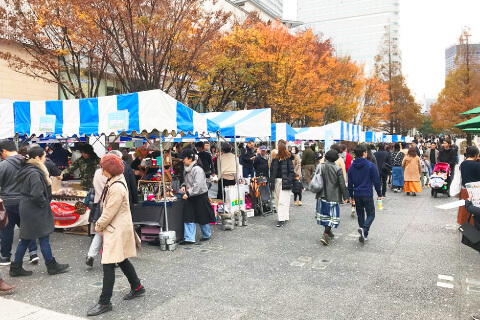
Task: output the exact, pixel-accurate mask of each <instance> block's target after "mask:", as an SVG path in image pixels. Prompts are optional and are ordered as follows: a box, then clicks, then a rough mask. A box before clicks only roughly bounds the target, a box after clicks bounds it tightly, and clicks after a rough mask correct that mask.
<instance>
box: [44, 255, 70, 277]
mask: <svg viewBox="0 0 480 320" xmlns="http://www.w3.org/2000/svg"><path fill="white" fill-rule="evenodd" d="M69 267H70V266H69V265H68V264H60V263H57V261H55V258H53V260H52V261H50V262H49V263H47V271H48V274H49V275H51V276H53V275H54V274H59V273H64V272H67V269H68V268H69Z"/></svg>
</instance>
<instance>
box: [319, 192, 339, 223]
mask: <svg viewBox="0 0 480 320" xmlns="http://www.w3.org/2000/svg"><path fill="white" fill-rule="evenodd" d="M315 218H316V219H317V224H318V225H321V226H324V227H332V228H337V227H338V224H339V223H340V206H339V205H338V202H327V201H325V200H322V199H317V209H316V213H315Z"/></svg>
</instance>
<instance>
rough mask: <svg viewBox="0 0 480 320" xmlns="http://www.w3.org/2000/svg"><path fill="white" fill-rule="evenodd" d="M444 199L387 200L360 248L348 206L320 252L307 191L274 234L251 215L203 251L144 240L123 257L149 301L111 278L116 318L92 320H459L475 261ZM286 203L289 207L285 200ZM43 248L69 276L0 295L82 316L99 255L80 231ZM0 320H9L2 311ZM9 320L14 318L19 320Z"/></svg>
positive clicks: (471, 302) (23, 283) (477, 300)
mask: <svg viewBox="0 0 480 320" xmlns="http://www.w3.org/2000/svg"><path fill="white" fill-rule="evenodd" d="M453 200H454V199H452V198H446V197H444V196H439V198H437V199H433V198H431V197H430V193H429V190H428V189H427V190H426V192H424V193H422V194H419V195H418V196H417V197H409V196H406V195H405V194H403V193H402V194H394V193H392V192H390V193H388V194H387V198H386V199H385V200H384V207H385V210H383V211H380V212H379V211H378V210H377V216H376V219H375V221H374V223H373V226H372V228H371V231H370V235H369V241H368V243H366V244H365V245H362V244H360V243H359V241H358V233H357V222H356V219H352V218H351V217H350V206H349V205H343V206H341V222H340V227H339V228H338V229H336V230H334V232H335V233H336V237H335V240H334V241H333V242H332V244H331V245H330V246H328V247H324V246H323V245H322V244H321V242H320V241H319V240H320V237H321V233H322V230H323V228H322V227H320V226H318V225H317V224H316V221H315V219H314V210H315V200H314V195H313V194H311V193H309V192H306V193H305V194H304V201H303V203H304V205H303V206H302V207H293V204H292V208H291V215H290V217H291V220H290V222H289V223H288V224H287V225H286V226H285V227H284V228H276V226H275V220H274V217H273V216H270V217H266V218H263V217H255V218H251V219H250V220H249V222H250V224H249V226H247V227H241V228H236V229H235V230H234V231H221V229H220V228H219V227H214V228H213V236H212V240H211V241H209V242H208V243H205V244H202V245H195V246H191V247H187V248H184V247H180V248H179V249H177V250H176V251H174V252H162V251H160V250H159V247H153V246H148V245H144V250H143V251H142V252H140V253H139V256H138V257H137V258H135V259H133V260H132V262H133V264H134V265H135V267H136V269H137V272H138V274H139V276H140V278H141V279H143V284H144V285H145V287H146V289H147V294H146V295H145V296H144V297H142V298H139V299H136V300H132V301H123V300H122V296H123V295H124V294H125V293H126V292H128V283H127V281H126V279H125V278H124V277H123V275H121V273H120V271H118V277H117V283H116V287H115V292H114V296H113V301H112V302H113V304H114V309H113V312H110V313H107V314H106V315H104V316H100V317H98V318H100V319H171V318H173V319H208V320H215V319H245V320H246V319H277V320H278V319H325V320H333V319H468V318H469V317H468V316H469V314H470V313H471V312H475V311H478V309H479V308H480V266H479V261H480V256H479V255H478V253H477V252H476V251H474V250H472V249H470V248H467V247H465V246H463V245H462V244H461V243H460V235H459V232H458V230H457V226H456V210H448V211H441V210H438V209H435V205H439V204H443V203H446V202H450V201H453ZM292 203H293V200H292ZM51 242H52V248H53V251H54V254H55V256H56V258H57V260H58V261H60V262H62V263H63V262H68V263H70V265H71V270H70V272H69V273H66V274H63V275H57V276H48V275H47V273H46V270H45V266H44V265H43V264H40V265H38V266H29V265H27V266H26V268H27V269H31V270H33V271H34V275H33V276H32V277H24V278H15V279H11V278H9V276H8V268H7V267H0V271H1V272H2V274H3V275H4V277H5V279H6V280H7V281H8V282H10V283H13V284H18V285H19V289H17V290H16V291H15V292H14V293H13V294H9V295H3V296H1V297H3V298H5V299H12V300H16V301H21V302H25V303H27V304H29V305H33V306H37V307H41V308H46V309H48V310H52V311H56V312H60V313H64V314H69V315H73V316H77V317H85V314H86V311H87V310H88V308H89V307H91V306H92V305H94V304H95V302H96V300H97V298H98V296H99V294H100V290H101V281H102V269H101V265H100V264H99V259H97V260H96V261H95V265H94V268H93V269H91V268H88V267H87V266H85V264H84V259H85V254H86V252H87V248H88V246H89V238H88V237H86V236H77V235H68V234H59V233H55V234H53V235H52V240H51ZM2 301H3V300H0V319H16V318H15V317H14V316H13V315H12V317H10V316H7V318H5V317H4V316H3V315H5V314H4V313H3V311H2V307H3V303H2ZM17 318H18V317H17Z"/></svg>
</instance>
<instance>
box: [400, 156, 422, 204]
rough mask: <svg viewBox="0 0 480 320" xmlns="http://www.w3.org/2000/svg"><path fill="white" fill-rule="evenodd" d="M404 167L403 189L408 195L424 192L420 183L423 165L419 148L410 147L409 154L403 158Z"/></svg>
mask: <svg viewBox="0 0 480 320" xmlns="http://www.w3.org/2000/svg"><path fill="white" fill-rule="evenodd" d="M402 168H403V169H404V170H405V172H404V174H403V176H404V181H405V182H404V186H403V189H404V190H405V192H406V193H407V196H408V195H410V193H411V194H412V196H416V195H417V194H416V192H422V186H421V185H420V176H421V175H422V165H421V164H420V158H419V157H418V155H417V150H416V149H415V148H414V147H411V148H410V149H408V152H407V155H406V156H405V158H403V162H402Z"/></svg>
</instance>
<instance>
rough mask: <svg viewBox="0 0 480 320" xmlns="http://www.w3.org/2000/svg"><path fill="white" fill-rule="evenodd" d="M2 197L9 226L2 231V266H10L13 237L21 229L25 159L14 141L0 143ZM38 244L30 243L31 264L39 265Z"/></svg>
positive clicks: (0, 259)
mask: <svg viewBox="0 0 480 320" xmlns="http://www.w3.org/2000/svg"><path fill="white" fill-rule="evenodd" d="M0 156H1V158H2V160H3V161H1V162H0V197H1V200H2V201H3V205H4V206H5V210H6V211H7V215H8V223H7V225H6V226H5V227H4V228H3V229H2V230H0V240H1V249H0V266H8V265H10V262H11V256H12V246H13V236H14V230H15V226H17V227H20V211H19V205H20V189H21V184H20V181H19V180H18V179H17V178H18V172H19V171H20V168H21V167H22V161H24V157H23V156H21V155H20V154H18V152H17V147H16V146H15V143H14V142H13V141H2V142H0ZM37 250H38V248H37V244H36V242H35V241H30V242H29V243H28V251H29V253H30V263H34V264H36V263H38V261H39V258H38V253H37Z"/></svg>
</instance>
